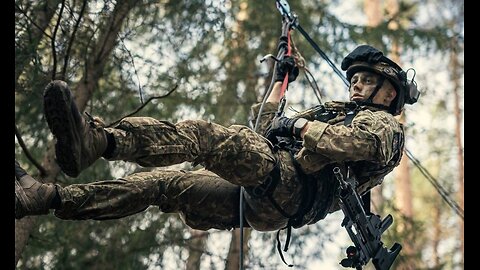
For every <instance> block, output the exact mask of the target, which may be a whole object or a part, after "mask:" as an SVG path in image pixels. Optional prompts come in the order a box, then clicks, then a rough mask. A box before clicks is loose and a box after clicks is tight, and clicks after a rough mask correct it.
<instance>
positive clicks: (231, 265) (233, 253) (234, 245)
mask: <svg viewBox="0 0 480 270" xmlns="http://www.w3.org/2000/svg"><path fill="white" fill-rule="evenodd" d="M251 232H252V231H251V229H250V228H244V231H243V239H244V240H243V254H244V256H243V257H244V259H245V258H246V254H247V252H248V240H249V239H250V235H251ZM243 265H246V264H245V262H243ZM239 266H240V229H235V230H233V231H232V241H231V242H230V249H229V250H228V256H227V263H226V265H225V270H237V269H239Z"/></svg>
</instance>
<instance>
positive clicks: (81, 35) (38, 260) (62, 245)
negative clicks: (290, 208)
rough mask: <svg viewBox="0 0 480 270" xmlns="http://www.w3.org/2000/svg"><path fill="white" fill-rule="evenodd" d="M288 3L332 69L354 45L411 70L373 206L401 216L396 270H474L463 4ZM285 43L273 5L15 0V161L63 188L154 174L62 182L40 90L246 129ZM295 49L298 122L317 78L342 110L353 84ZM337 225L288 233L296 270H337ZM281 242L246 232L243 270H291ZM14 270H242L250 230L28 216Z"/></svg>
mask: <svg viewBox="0 0 480 270" xmlns="http://www.w3.org/2000/svg"><path fill="white" fill-rule="evenodd" d="M289 3H290V7H291V8H292V10H293V11H294V12H295V13H296V14H297V15H298V18H299V23H300V25H301V26H302V27H303V29H305V31H306V32H307V33H309V35H310V36H311V37H312V38H313V39H314V40H315V42H316V43H317V44H318V45H319V46H320V48H321V49H322V50H323V51H325V53H326V54H327V55H328V56H329V58H330V59H332V61H333V62H334V63H336V65H337V67H339V66H340V62H341V60H342V58H343V57H344V56H345V55H346V54H347V53H348V52H349V51H351V50H352V49H354V48H355V47H356V46H358V45H360V44H370V45H373V46H375V47H377V48H379V49H381V50H383V51H384V52H386V53H387V54H388V56H389V57H391V58H392V59H394V60H396V61H397V62H398V63H400V64H401V66H402V67H403V68H404V69H405V70H406V69H408V68H410V67H412V68H414V69H415V71H416V75H415V79H416V81H417V83H418V87H419V89H420V91H421V92H422V94H421V97H420V100H419V101H418V103H417V104H415V105H412V106H410V105H406V109H405V112H404V114H403V115H402V117H401V119H402V121H403V122H404V123H405V126H406V131H407V141H406V152H405V155H404V157H403V160H402V163H401V165H400V166H399V167H397V168H396V169H395V170H394V171H393V173H391V174H390V175H388V176H387V177H386V179H385V181H384V183H383V185H382V186H381V187H376V188H374V190H373V192H372V197H373V199H372V208H373V210H374V211H375V212H376V213H378V214H380V215H381V216H382V217H383V216H385V215H387V214H392V215H393V217H394V224H393V225H392V227H391V228H390V229H389V230H388V231H387V232H386V233H385V235H384V237H383V240H384V242H385V244H386V245H387V246H388V247H390V246H391V245H392V244H393V243H394V242H399V243H401V244H402V245H403V250H402V252H401V253H400V256H399V258H398V259H397V261H396V262H395V268H394V269H463V262H464V223H463V209H464V197H463V194H464V186H463V183H464V168H463V159H464V158H463V153H464V136H463V133H464V132H463V129H464V120H463V116H464V113H463V112H464V91H463V89H464V67H463V63H464V61H463V59H464V3H463V1H456V0H405V1H399V0H356V1H340V0H303V1H293V0H292V1H289ZM280 32H281V15H280V13H279V12H278V10H277V9H276V7H275V1H273V0H271V1H270V0H269V1H255V0H239V1H228V0H223V1H221V0H218V1H213V0H210V1H208V0H207V1H205V0H190V1H183V0H180V1H173V0H157V1H149V0H143V1H140V0H138V1H133V0H118V1H110V0H103V1H86V0H84V1H77V0H43V1H27V0H15V135H16V136H15V157H16V159H17V160H19V161H20V163H21V164H22V166H23V167H24V168H26V170H27V171H28V172H30V173H32V174H33V175H34V176H35V177H38V178H41V179H43V180H44V181H47V182H56V183H59V184H61V185H68V184H73V183H86V182H92V181H96V180H101V179H113V178H116V177H121V176H124V175H126V174H129V173H131V172H134V171H139V170H149V169H152V168H141V167H138V166H136V165H135V164H132V163H125V162H110V163H108V162H107V161H105V160H99V161H97V162H96V163H95V164H94V165H93V166H92V167H90V168H88V169H87V170H85V171H84V172H82V173H81V174H80V176H79V177H78V178H70V177H68V176H66V175H64V174H63V173H61V172H60V170H59V167H58V166H57V165H56V163H55V160H54V149H53V145H54V141H53V137H52V135H51V134H50V132H49V130H48V127H47V125H46V121H45V118H44V116H43V107H42V93H43V89H44V87H45V86H46V84H47V83H48V82H49V81H50V80H52V79H62V80H65V81H67V82H68V83H69V85H70V86H71V88H72V90H73V92H74V94H75V99H76V102H77V105H78V107H79V108H80V109H81V110H85V111H87V112H89V113H90V114H91V115H99V116H102V118H103V119H104V120H105V122H106V123H113V122H114V121H116V120H117V119H119V118H121V117H122V116H125V115H126V114H128V113H131V112H133V111H135V110H137V109H139V108H140V106H142V105H143V106H144V107H142V109H141V110H140V112H138V113H137V114H136V115H142V116H151V117H155V118H158V119H165V120H170V121H180V120H184V119H207V120H211V121H214V122H217V123H220V124H224V125H230V124H233V123H238V124H248V114H249V108H250V106H251V105H252V104H253V103H255V102H258V101H261V100H262V98H263V95H264V94H265V90H266V88H267V87H268V85H269V83H270V79H271V71H272V67H273V63H272V62H269V61H267V62H264V63H260V61H259V60H260V59H261V58H262V57H263V56H264V55H266V54H269V53H272V54H276V46H277V41H278V38H279V36H280ZM292 38H293V40H294V42H295V45H296V47H297V49H298V52H299V53H301V55H302V57H303V58H304V59H305V63H306V65H305V67H306V69H302V70H301V72H300V76H299V78H298V79H297V81H295V82H294V83H292V84H291V85H290V87H289V90H288V92H287V100H288V106H289V107H291V108H293V109H294V110H302V109H306V108H308V107H311V106H314V105H316V104H318V103H319V101H318V99H317V97H316V95H314V91H313V90H312V87H311V86H310V84H309V81H308V77H307V76H306V75H305V74H307V72H306V71H307V70H308V71H309V72H311V74H313V78H314V79H315V80H316V81H317V83H318V85H319V88H320V90H321V93H322V101H323V102H324V101H329V100H347V99H348V94H347V89H346V87H345V85H344V84H343V83H342V80H341V79H340V78H339V77H337V76H336V75H335V73H334V72H333V70H332V69H331V68H330V67H329V66H328V65H327V64H326V62H325V61H324V60H323V59H322V58H321V57H320V56H319V55H318V54H317V53H316V52H315V51H314V50H313V48H312V47H311V46H310V45H309V44H308V43H307V42H306V40H305V39H304V38H303V36H301V35H300V33H299V32H297V31H295V30H294V31H293V32H292ZM409 74H410V75H412V74H413V73H409ZM170 92H171V93H170ZM167 93H170V94H169V95H167ZM165 95H167V96H165ZM292 112H293V110H287V114H288V113H292ZM176 167H177V168H182V169H198V168H197V167H192V166H191V165H190V164H186V163H185V164H180V165H177V166H176ZM342 218H343V214H342V213H341V211H339V212H337V213H334V214H332V215H330V216H328V217H327V218H326V219H325V220H322V221H320V222H318V223H317V224H314V225H310V226H306V227H304V228H301V229H298V230H293V239H292V243H291V246H290V249H289V250H288V252H287V253H286V259H287V261H288V262H291V263H293V264H294V265H295V269H338V268H340V267H339V265H338V262H339V261H340V260H341V259H342V258H343V257H344V254H345V253H344V252H345V248H346V247H348V246H349V245H351V244H352V243H351V241H350V239H349V238H348V235H347V234H346V231H345V229H344V228H342V227H341V226H340V224H341V220H342ZM275 236H276V233H275V232H271V233H266V232H256V231H250V230H246V231H245V235H244V251H245V260H244V265H245V269H287V267H286V266H285V265H284V264H283V263H282V261H281V259H280V257H279V256H278V254H276V246H275V245H276V242H275ZM15 265H16V268H17V269H238V265H239V230H238V229H237V230H233V231H217V230H209V231H206V232H204V231H196V230H192V229H190V228H188V227H187V226H185V225H184V224H183V223H182V221H181V220H180V219H179V217H178V215H176V214H163V213H161V212H160V211H159V210H158V208H156V207H150V208H149V209H147V210H146V211H145V212H142V213H140V214H137V215H134V216H130V217H126V218H123V219H119V220H110V221H63V220H59V219H57V218H55V217H54V216H53V215H48V216H41V217H26V218H23V219H21V220H16V221H15ZM368 267H369V268H367V269H373V268H372V266H371V265H369V266H368Z"/></svg>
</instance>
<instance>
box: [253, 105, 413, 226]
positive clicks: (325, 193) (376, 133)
mask: <svg viewBox="0 0 480 270" xmlns="http://www.w3.org/2000/svg"><path fill="white" fill-rule="evenodd" d="M352 104H353V105H354V106H355V107H357V106H356V105H355V104H354V103H352V102H326V103H325V105H324V106H325V108H326V109H327V110H330V111H332V112H335V115H336V117H334V118H332V119H330V120H328V121H327V122H321V121H318V120H314V115H313V114H312V113H310V111H311V110H307V111H304V112H301V113H298V114H296V115H295V116H294V117H297V116H301V117H304V118H307V119H308V120H310V121H313V123H312V124H311V126H310V127H309V129H308V130H307V132H306V133H305V136H304V139H303V142H302V147H301V149H299V151H298V152H296V153H295V155H294V158H295V160H296V161H297V162H298V164H300V166H301V168H302V170H303V171H304V172H305V173H306V174H308V175H310V176H312V177H313V178H314V179H315V180H316V184H317V185H316V186H317V192H316V196H315V201H314V204H313V208H312V209H311V210H310V211H309V212H308V213H306V214H305V216H304V218H303V221H302V222H301V224H299V225H298V226H295V227H300V226H302V225H305V224H313V223H315V222H317V221H318V220H320V219H323V218H324V217H325V216H326V214H327V213H331V212H334V211H337V210H339V209H340V208H339V205H338V197H337V196H335V195H336V190H337V186H338V183H337V181H336V180H335V178H334V177H333V173H332V171H331V169H332V168H333V165H335V164H339V163H342V162H344V163H345V164H346V165H348V166H350V168H351V169H352V171H353V172H354V174H355V176H356V178H357V180H358V181H359V186H358V187H357V191H358V192H359V194H360V195H362V194H364V193H365V192H367V191H368V190H370V189H371V188H372V187H374V186H376V185H379V184H381V183H382V181H383V178H384V176H385V175H387V174H388V173H390V172H391V171H392V170H393V169H394V168H395V167H396V166H398V164H399V163H400V159H401V157H402V152H403V147H404V143H403V142H404V130H403V126H402V125H401V124H400V123H399V122H398V121H397V120H396V119H395V118H394V117H393V115H391V114H390V113H388V112H386V111H383V110H380V109H377V108H373V107H367V106H360V107H357V110H358V112H357V114H356V115H355V116H354V117H353V119H352V121H351V123H350V124H348V125H347V126H345V124H344V120H345V115H346V113H345V112H346V108H351V106H352ZM277 107H278V103H266V104H265V105H264V108H263V112H262V115H261V118H260V122H259V128H258V129H257V132H258V133H260V134H263V133H264V132H265V131H266V130H267V128H268V126H269V124H270V122H271V119H272V118H273V117H274V115H275V112H276V111H277ZM259 108H260V104H255V105H254V106H252V111H251V112H252V119H251V120H252V121H253V123H254V120H255V119H256V117H257V115H258V111H259Z"/></svg>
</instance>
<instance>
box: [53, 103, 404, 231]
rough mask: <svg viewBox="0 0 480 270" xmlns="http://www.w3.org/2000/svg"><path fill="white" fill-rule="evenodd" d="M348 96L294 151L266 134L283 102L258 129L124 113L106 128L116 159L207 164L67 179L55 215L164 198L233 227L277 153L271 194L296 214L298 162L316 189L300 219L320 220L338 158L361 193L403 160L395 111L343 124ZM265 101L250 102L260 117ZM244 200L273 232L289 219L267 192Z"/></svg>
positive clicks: (112, 210)
mask: <svg viewBox="0 0 480 270" xmlns="http://www.w3.org/2000/svg"><path fill="white" fill-rule="evenodd" d="M343 104H344V103H329V105H328V106H331V107H332V108H335V109H336V110H337V111H340V113H339V115H338V117H336V118H335V119H332V120H330V121H329V124H326V123H323V122H319V121H314V122H313V124H312V125H311V126H310V128H309V129H308V131H307V132H306V134H305V137H304V142H303V148H302V149H301V150H300V151H299V152H298V153H297V154H296V155H295V156H293V155H291V154H290V153H289V152H288V151H284V150H279V151H273V150H272V147H271V144H270V143H269V142H268V141H267V140H266V139H265V138H264V137H263V136H260V135H259V134H263V132H264V131H265V130H266V128H267V126H268V124H269V122H270V120H271V119H272V118H273V116H274V113H275V112H276V110H277V106H278V104H276V103H267V104H265V107H264V110H263V113H262V116H261V121H260V129H259V131H258V133H255V132H253V131H252V130H251V129H249V128H248V127H245V126H241V125H232V126H230V127H228V128H226V127H223V126H220V125H217V124H214V123H209V122H206V121H202V120H188V121H183V122H179V123H177V124H172V123H169V122H166V121H159V120H155V119H153V118H148V117H132V118H125V119H124V120H123V121H122V122H120V123H119V124H118V126H116V127H115V128H109V129H106V130H107V131H108V132H110V133H112V134H113V135H114V137H115V141H116V148H115V151H114V153H113V156H112V158H110V159H111V160H125V161H132V162H136V163H138V164H140V165H142V166H148V167H155V166H167V165H172V164H177V163H181V162H184V161H189V162H193V163H195V164H202V165H203V166H204V167H205V168H206V169H207V170H208V171H205V170H201V171H195V172H184V171H168V170H156V171H153V172H142V173H136V174H132V175H129V176H127V177H125V178H121V179H118V180H112V181H101V182H96V183H92V184H81V185H70V186H67V187H65V188H62V189H59V194H60V196H61V198H62V206H61V208H60V209H58V210H56V211H55V215H56V216H58V217H60V218H63V219H111V218H120V217H123V216H127V215H131V214H134V213H137V212H140V211H143V210H145V209H146V208H147V207H148V206H149V205H158V206H159V208H160V209H161V210H162V211H163V212H179V213H180V214H181V215H182V217H183V218H184V220H185V223H186V224H187V225H189V226H191V227H192V228H195V229H203V230H206V229H209V228H217V229H230V228H234V227H238V224H239V212H238V211H239V210H238V209H239V207H238V203H239V192H240V189H239V186H244V187H246V188H253V187H256V186H258V185H260V184H262V183H263V181H264V179H265V178H266V177H267V176H268V175H269V173H270V172H271V171H272V169H273V168H274V167H275V164H276V162H277V161H279V163H278V165H279V166H280V174H281V179H280V181H279V183H278V185H277V186H276V188H275V190H274V191H273V194H272V198H273V199H274V200H275V201H276V202H277V204H278V205H279V206H280V207H281V209H282V210H283V211H284V212H285V213H287V214H288V215H293V214H294V213H296V212H297V211H298V210H299V205H300V204H301V203H302V196H303V194H304V193H302V192H304V190H307V189H309V188H311V187H312V186H305V185H306V184H305V182H303V181H301V180H300V179H299V177H298V172H296V170H295V166H294V162H295V161H296V162H298V164H300V166H301V168H302V169H303V171H304V172H305V173H307V174H308V175H310V176H311V179H314V182H315V185H313V187H314V188H315V190H316V192H315V198H314V200H313V201H312V204H313V207H312V208H311V210H310V211H308V212H307V213H305V215H303V218H302V219H301V220H300V222H297V223H296V224H295V226H294V227H300V226H303V225H305V224H313V223H315V222H316V221H318V220H319V219H322V218H324V217H325V215H326V214H327V213H328V212H332V211H336V210H338V204H337V200H336V199H335V196H334V192H335V190H336V188H335V187H336V181H335V180H334V179H333V178H332V177H331V173H330V167H329V166H330V165H331V164H335V162H343V161H346V162H348V163H349V165H351V167H352V168H353V169H354V172H355V173H356V175H357V178H358V179H359V181H360V183H361V184H362V185H361V186H360V188H359V191H360V192H364V191H365V190H368V189H369V188H371V187H373V186H375V185H377V184H379V183H380V182H381V180H382V179H383V176H384V175H386V174H387V173H389V172H390V171H391V170H392V169H393V168H394V167H395V166H397V165H398V163H399V161H400V157H401V153H402V151H401V149H402V147H403V129H402V126H401V125H400V124H399V123H398V122H397V121H396V120H395V119H394V118H393V116H392V115H391V114H389V113H387V112H384V111H378V110H375V109H372V108H366V107H365V108H362V110H361V111H360V112H359V113H358V114H357V115H356V116H355V117H354V119H353V121H352V123H351V125H350V126H349V127H346V126H344V125H343V120H344V118H345V114H344V113H342V110H343V107H342V106H343ZM259 107H260V104H257V105H255V106H253V107H252V113H253V116H254V117H253V120H255V117H256V115H257V114H258V110H259ZM306 118H308V117H306ZM394 134H399V136H398V135H397V136H394ZM327 169H328V170H327ZM212 172H213V173H212ZM245 202H246V206H245V219H246V221H247V222H248V225H250V226H251V227H253V228H254V229H256V230H260V231H270V230H277V229H281V228H283V227H285V226H286V225H287V222H288V218H287V217H285V216H284V215H283V214H281V213H280V212H279V211H278V210H277V209H276V208H275V207H274V206H273V205H272V203H271V201H270V200H269V199H268V198H267V197H261V198H258V197H254V196H251V195H250V194H249V193H246V194H245Z"/></svg>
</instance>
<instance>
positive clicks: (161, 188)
mask: <svg viewBox="0 0 480 270" xmlns="http://www.w3.org/2000/svg"><path fill="white" fill-rule="evenodd" d="M239 192H240V189H239V187H238V186H235V185H233V184H231V183H229V182H227V181H225V180H223V179H222V178H220V177H219V176H217V175H215V174H212V173H209V172H205V171H202V172H198V171H197V172H183V171H168V170H158V171H153V172H141V173H135V174H132V175H129V176H127V177H125V178H121V179H118V180H112V181H99V182H94V183H91V184H75V185H69V186H66V187H65V188H61V189H59V195H60V198H61V206H60V207H59V208H58V209H57V210H55V215H56V216H57V217H59V218H61V219H74V220H79V219H96V220H103V219H116V218H121V217H125V216H128V215H132V214H135V213H138V212H141V211H143V210H145V209H146V208H147V207H149V206H150V205H157V206H158V207H159V208H160V210H162V211H163V212H165V213H173V212H178V213H180V214H181V217H182V218H183V220H184V221H185V223H186V224H187V225H188V226H190V227H192V228H194V229H199V230H207V229H210V228H216V229H231V228H234V227H238V224H239V214H238V213H239V212H238V211H239V210H238V209H239V207H238V199H239Z"/></svg>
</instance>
